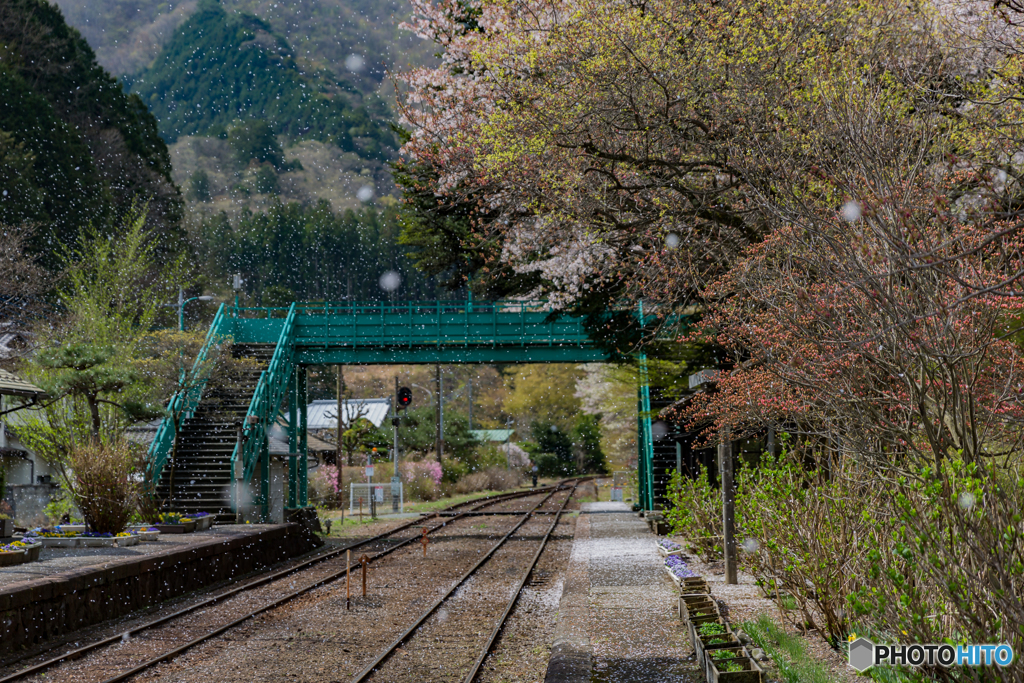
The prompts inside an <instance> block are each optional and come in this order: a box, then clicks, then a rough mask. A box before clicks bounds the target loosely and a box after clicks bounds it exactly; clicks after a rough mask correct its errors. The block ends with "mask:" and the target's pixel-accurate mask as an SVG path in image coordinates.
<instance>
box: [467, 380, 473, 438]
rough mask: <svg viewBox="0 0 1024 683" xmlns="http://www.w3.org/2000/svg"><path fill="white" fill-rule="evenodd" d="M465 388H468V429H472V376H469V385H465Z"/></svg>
mask: <svg viewBox="0 0 1024 683" xmlns="http://www.w3.org/2000/svg"><path fill="white" fill-rule="evenodd" d="M467 389H469V429H470V431H472V429H473V378H472V377H470V378H469V386H468V387H467Z"/></svg>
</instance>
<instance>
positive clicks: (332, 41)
mask: <svg viewBox="0 0 1024 683" xmlns="http://www.w3.org/2000/svg"><path fill="white" fill-rule="evenodd" d="M54 2H55V4H57V5H58V6H59V7H60V8H61V11H62V12H63V13H64V16H65V17H66V18H67V21H68V23H69V24H71V25H72V26H74V27H76V28H77V29H78V30H79V31H81V32H82V35H83V36H84V37H85V38H86V40H88V41H89V44H90V45H91V46H92V47H93V49H94V50H95V51H96V54H97V57H98V59H99V62H100V64H102V65H103V66H104V67H106V68H107V69H108V70H110V71H111V72H112V73H114V74H117V75H122V76H123V75H128V74H135V73H139V72H140V71H142V70H143V69H145V68H147V67H149V65H150V64H151V63H152V61H153V59H154V58H155V57H156V55H157V54H158V53H159V51H160V50H161V49H162V48H163V46H164V45H165V44H166V43H167V42H168V41H170V40H171V38H172V37H173V34H174V32H175V30H176V28H177V27H178V26H179V25H180V24H181V23H182V22H183V21H184V20H185V19H186V18H187V17H188V16H190V15H191V14H192V13H193V12H194V11H195V10H196V7H197V1H196V0H179V1H177V2H176V1H174V0H102V1H98V0H54ZM222 5H223V7H224V9H225V11H227V12H229V13H234V12H244V13H248V14H251V15H254V16H256V17H259V18H260V19H261V20H263V21H264V22H266V23H267V24H268V25H269V26H270V27H271V28H272V29H273V32H275V33H277V34H278V35H281V36H283V37H284V38H285V39H286V40H288V42H289V43H290V44H291V46H292V48H293V49H294V50H295V52H296V53H297V54H299V55H302V57H303V58H305V59H308V60H310V61H311V62H314V63H316V64H317V65H319V66H322V67H326V68H329V69H331V70H332V71H334V72H335V73H339V74H341V73H344V72H345V71H346V66H345V61H346V59H347V58H348V57H349V56H350V55H352V54H356V55H359V56H361V57H362V58H363V60H364V64H365V69H364V70H362V71H360V72H359V73H358V74H351V76H352V77H353V78H357V80H359V81H361V82H362V83H361V89H362V90H364V91H365V92H369V91H370V90H374V89H376V88H377V87H378V86H380V85H381V84H382V82H384V72H385V70H395V69H401V68H405V67H406V66H408V65H410V64H412V65H418V64H424V63H428V62H432V61H433V60H434V57H433V54H434V52H435V51H436V48H435V46H433V45H432V44H430V43H427V42H425V41H423V40H420V39H419V38H417V37H415V36H413V35H412V34H410V33H409V32H407V31H403V30H401V29H399V28H398V24H399V23H401V22H402V21H405V20H407V19H408V18H409V16H410V15H411V13H412V10H411V7H410V5H409V3H408V0H288V1H287V2H285V1H284V0H223V2H222ZM385 85H387V84H386V83H385Z"/></svg>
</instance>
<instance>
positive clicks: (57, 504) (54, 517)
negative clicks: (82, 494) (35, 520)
mask: <svg viewBox="0 0 1024 683" xmlns="http://www.w3.org/2000/svg"><path fill="white" fill-rule="evenodd" d="M43 514H44V515H46V519H47V520H49V522H50V525H51V526H55V525H57V524H60V523H61V520H62V519H64V517H65V515H66V516H67V518H68V519H70V520H76V517H77V510H76V509H75V505H74V503H72V502H71V494H70V493H68V491H67V490H66V489H64V488H61V490H60V492H59V493H58V494H57V495H56V496H54V497H53V498H52V499H51V500H50V502H49V503H47V504H46V506H45V507H44V508H43ZM79 521H80V520H79Z"/></svg>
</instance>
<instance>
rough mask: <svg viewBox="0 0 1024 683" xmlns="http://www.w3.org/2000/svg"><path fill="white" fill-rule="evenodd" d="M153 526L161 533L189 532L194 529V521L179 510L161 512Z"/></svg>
mask: <svg viewBox="0 0 1024 683" xmlns="http://www.w3.org/2000/svg"><path fill="white" fill-rule="evenodd" d="M154 526H155V527H156V528H157V529H159V530H160V533H163V534H190V533H192V532H193V531H195V530H196V521H195V520H194V519H192V518H191V517H185V516H184V515H182V514H181V513H179V512H162V513H160V522H159V523H157V524H155V525H154Z"/></svg>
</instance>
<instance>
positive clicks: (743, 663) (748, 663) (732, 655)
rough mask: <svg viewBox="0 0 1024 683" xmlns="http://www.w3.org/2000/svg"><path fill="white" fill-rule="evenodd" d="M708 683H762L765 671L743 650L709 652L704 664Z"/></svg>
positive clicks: (732, 649)
mask: <svg viewBox="0 0 1024 683" xmlns="http://www.w3.org/2000/svg"><path fill="white" fill-rule="evenodd" d="M704 664H705V669H704V670H705V673H706V675H707V680H708V683H720V682H721V683H727V682H728V683H761V681H762V680H763V673H764V671H763V670H762V669H761V667H760V666H758V664H757V662H755V661H754V660H753V659H751V658H750V657H748V656H747V655H746V652H744V650H743V648H721V649H718V650H708V652H707V658H706V661H705V662H704Z"/></svg>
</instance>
